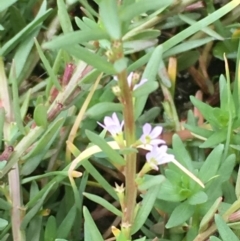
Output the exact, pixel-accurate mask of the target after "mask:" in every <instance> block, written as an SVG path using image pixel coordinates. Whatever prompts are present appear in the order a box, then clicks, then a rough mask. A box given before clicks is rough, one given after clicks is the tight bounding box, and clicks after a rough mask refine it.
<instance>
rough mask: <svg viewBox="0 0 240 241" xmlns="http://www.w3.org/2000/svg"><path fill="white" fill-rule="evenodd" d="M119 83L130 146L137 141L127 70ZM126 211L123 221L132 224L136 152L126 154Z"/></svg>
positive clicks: (128, 144)
mask: <svg viewBox="0 0 240 241" xmlns="http://www.w3.org/2000/svg"><path fill="white" fill-rule="evenodd" d="M118 79H119V85H120V89H121V98H122V104H123V115H124V132H125V138H126V145H127V146H128V147H129V146H131V145H132V144H133V143H134V142H135V121H134V110H133V99H132V94H131V91H130V89H129V86H128V82H127V72H126V70H124V71H123V72H121V73H120V74H119V75H118ZM125 175H126V199H125V206H126V208H127V209H126V212H125V214H124V219H123V222H125V223H126V224H132V223H133V219H134V208H135V206H136V195H137V187H136V183H135V175H136V153H131V154H128V155H126V168H125Z"/></svg>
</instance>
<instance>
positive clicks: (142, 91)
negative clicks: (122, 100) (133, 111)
mask: <svg viewBox="0 0 240 241" xmlns="http://www.w3.org/2000/svg"><path fill="white" fill-rule="evenodd" d="M158 86H159V84H158V82H157V81H152V82H149V81H147V82H146V83H144V84H143V85H141V86H140V87H138V88H137V89H136V90H134V92H133V96H134V97H136V98H139V97H141V96H143V95H149V94H150V93H152V92H153V91H155V90H156V89H157V88H158Z"/></svg>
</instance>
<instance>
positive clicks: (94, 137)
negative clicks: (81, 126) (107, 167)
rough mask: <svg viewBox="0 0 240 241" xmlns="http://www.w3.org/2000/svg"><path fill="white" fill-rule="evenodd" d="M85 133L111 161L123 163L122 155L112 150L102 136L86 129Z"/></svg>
mask: <svg viewBox="0 0 240 241" xmlns="http://www.w3.org/2000/svg"><path fill="white" fill-rule="evenodd" d="M86 135H87V137H88V139H89V140H90V141H91V142H92V143H94V144H95V145H97V146H98V147H99V148H100V149H101V150H102V151H103V152H104V153H105V154H106V155H107V156H108V157H109V158H110V159H111V162H112V163H116V164H119V165H125V163H126V162H125V160H124V159H123V158H122V156H121V155H119V154H118V153H117V152H116V151H115V150H113V149H112V148H111V147H110V146H109V145H108V144H107V143H106V141H105V140H104V139H103V138H102V137H100V136H99V135H97V134H95V133H93V132H91V131H89V130H86Z"/></svg>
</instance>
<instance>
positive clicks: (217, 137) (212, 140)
mask: <svg viewBox="0 0 240 241" xmlns="http://www.w3.org/2000/svg"><path fill="white" fill-rule="evenodd" d="M227 131H228V130H227V129H223V130H218V131H216V132H214V133H213V134H212V135H211V136H210V137H208V139H207V140H206V141H205V142H204V143H203V144H201V145H200V146H199V147H200V148H209V147H214V146H216V145H218V144H219V143H221V142H224V141H225V140H226V137H227Z"/></svg>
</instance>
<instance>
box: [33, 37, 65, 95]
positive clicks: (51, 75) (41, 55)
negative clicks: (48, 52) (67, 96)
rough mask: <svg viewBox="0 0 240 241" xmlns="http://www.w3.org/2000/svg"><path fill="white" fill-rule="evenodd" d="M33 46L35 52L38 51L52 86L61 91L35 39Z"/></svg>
mask: <svg viewBox="0 0 240 241" xmlns="http://www.w3.org/2000/svg"><path fill="white" fill-rule="evenodd" d="M35 44H36V47H37V51H38V54H39V56H40V58H41V60H42V62H43V65H44V67H45V69H46V70H47V73H48V75H49V77H50V79H51V81H52V83H53V85H54V86H55V87H56V88H57V89H58V90H59V91H61V89H62V87H61V85H60V83H59V81H58V78H57V76H56V74H55V73H54V71H53V69H52V67H51V66H50V63H49V61H48V59H47V58H46V56H45V55H44V53H43V51H42V49H41V46H40V45H39V43H38V41H37V40H36V39H35Z"/></svg>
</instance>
